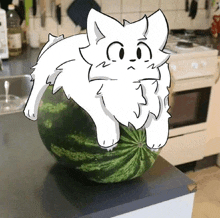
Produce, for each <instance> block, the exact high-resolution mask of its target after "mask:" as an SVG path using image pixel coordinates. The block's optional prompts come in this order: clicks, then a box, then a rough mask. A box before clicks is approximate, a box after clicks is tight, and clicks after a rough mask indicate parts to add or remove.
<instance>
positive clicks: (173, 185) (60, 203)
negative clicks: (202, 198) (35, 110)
mask: <svg viewBox="0 0 220 218" xmlns="http://www.w3.org/2000/svg"><path fill="white" fill-rule="evenodd" d="M0 134H1V136H0V139H1V140H0V178H1V179H0V196H1V197H0V217H2V218H3V217H10V218H13V217H16V218H29V217H33V218H35V217H36V218H38V217H40V218H44V217H45V218H46V217H47V218H48V217H56V218H58V217H60V218H64V217H65V218H73V217H94V218H99V217H100V218H103V217H105V218H108V217H112V216H117V215H119V214H122V213H127V212H129V211H134V210H137V209H140V208H144V207H148V206H150V205H155V204H157V203H160V202H167V201H168V200H170V199H176V198H178V197H181V196H187V195H191V194H193V193H194V192H195V191H196V185H195V184H194V182H193V181H192V180H191V179H189V178H188V177H187V176H186V175H185V174H183V173H182V172H180V171H179V170H178V169H176V168H175V167H174V166H172V165H171V164H169V163H168V162H167V161H165V160H164V159H163V158H162V157H158V159H157V161H156V163H155V165H154V166H153V168H152V169H151V170H149V171H148V172H146V173H145V174H144V175H143V176H142V177H140V178H136V179H134V180H131V181H127V182H123V183H118V184H97V183H94V182H91V181H88V180H87V179H85V178H84V177H83V176H82V175H80V174H78V173H76V172H74V171H71V170H70V169H68V168H65V167H63V166H61V165H60V164H57V162H56V161H55V159H54V158H53V157H52V156H51V154H50V153H49V152H48V151H47V150H46V148H45V146H44V145H43V143H42V141H41V139H40V136H39V133H38V131H37V122H33V121H30V120H28V119H27V118H25V117H24V115H23V113H17V114H11V115H5V116H2V117H1V120H0ZM186 202H187V201H186ZM184 204H185V203H184V202H182V203H181V205H184ZM187 204H189V202H187ZM168 208H170V207H168ZM171 208H172V207H171ZM172 210H173V209H172ZM163 212H164V211H161V212H160V213H163ZM178 213H181V214H185V212H184V211H179V212H178ZM138 217H140V216H138ZM151 217H152V216H151ZM160 217H162V216H160ZM163 217H166V216H163ZM168 217H169V216H168ZM173 217H184V218H185V217H190V216H188V215H187V216H185V215H184V216H173Z"/></svg>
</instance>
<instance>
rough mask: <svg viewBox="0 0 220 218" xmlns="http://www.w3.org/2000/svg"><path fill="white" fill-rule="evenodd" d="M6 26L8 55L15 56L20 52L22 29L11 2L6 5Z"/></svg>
mask: <svg viewBox="0 0 220 218" xmlns="http://www.w3.org/2000/svg"><path fill="white" fill-rule="evenodd" d="M7 28H8V49H9V56H17V55H19V54H21V52H22V29H21V26H20V17H19V15H18V14H17V12H16V11H15V6H14V5H12V4H10V5H9V6H8V12H7Z"/></svg>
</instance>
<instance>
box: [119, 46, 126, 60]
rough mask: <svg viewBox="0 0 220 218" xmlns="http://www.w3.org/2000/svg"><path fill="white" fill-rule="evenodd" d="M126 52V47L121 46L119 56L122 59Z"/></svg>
mask: <svg viewBox="0 0 220 218" xmlns="http://www.w3.org/2000/svg"><path fill="white" fill-rule="evenodd" d="M124 54H125V52H124V49H123V48H121V49H120V52H119V57H120V59H123V57H124Z"/></svg>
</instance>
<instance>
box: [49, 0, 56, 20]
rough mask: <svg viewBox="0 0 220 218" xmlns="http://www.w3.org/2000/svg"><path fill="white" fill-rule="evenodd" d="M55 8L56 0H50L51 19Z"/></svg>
mask: <svg viewBox="0 0 220 218" xmlns="http://www.w3.org/2000/svg"><path fill="white" fill-rule="evenodd" d="M55 8H56V0H50V12H51V17H54V14H55V13H54V11H55V10H54V9H55Z"/></svg>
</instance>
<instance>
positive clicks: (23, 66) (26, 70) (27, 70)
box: [0, 30, 220, 77]
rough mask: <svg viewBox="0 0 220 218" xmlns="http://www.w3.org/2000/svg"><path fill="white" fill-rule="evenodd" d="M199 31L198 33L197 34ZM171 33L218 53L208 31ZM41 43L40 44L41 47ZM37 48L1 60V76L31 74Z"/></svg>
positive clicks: (219, 46) (219, 40)
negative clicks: (190, 33) (191, 33)
mask: <svg viewBox="0 0 220 218" xmlns="http://www.w3.org/2000/svg"><path fill="white" fill-rule="evenodd" d="M198 33H199V34H198ZM171 34H175V36H177V37H180V38H182V39H186V40H190V41H192V42H194V43H198V44H201V45H203V46H208V47H211V48H214V49H217V50H219V55H220V37H218V38H214V37H213V36H212V35H211V34H210V32H209V31H208V30H207V31H204V32H202V33H201V32H196V34H194V35H189V34H184V33H179V32H178V33H175V30H174V33H173V32H172V31H171ZM42 46H43V45H41V48H42ZM39 52H40V48H39V49H33V48H30V47H29V46H27V47H25V48H23V51H22V54H21V55H19V56H17V57H10V58H9V59H8V60H6V59H5V60H3V68H4V70H3V72H0V77H1V76H14V75H23V74H31V73H32V72H33V69H31V67H32V66H34V65H35V64H36V60H37V57H38V55H39Z"/></svg>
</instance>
